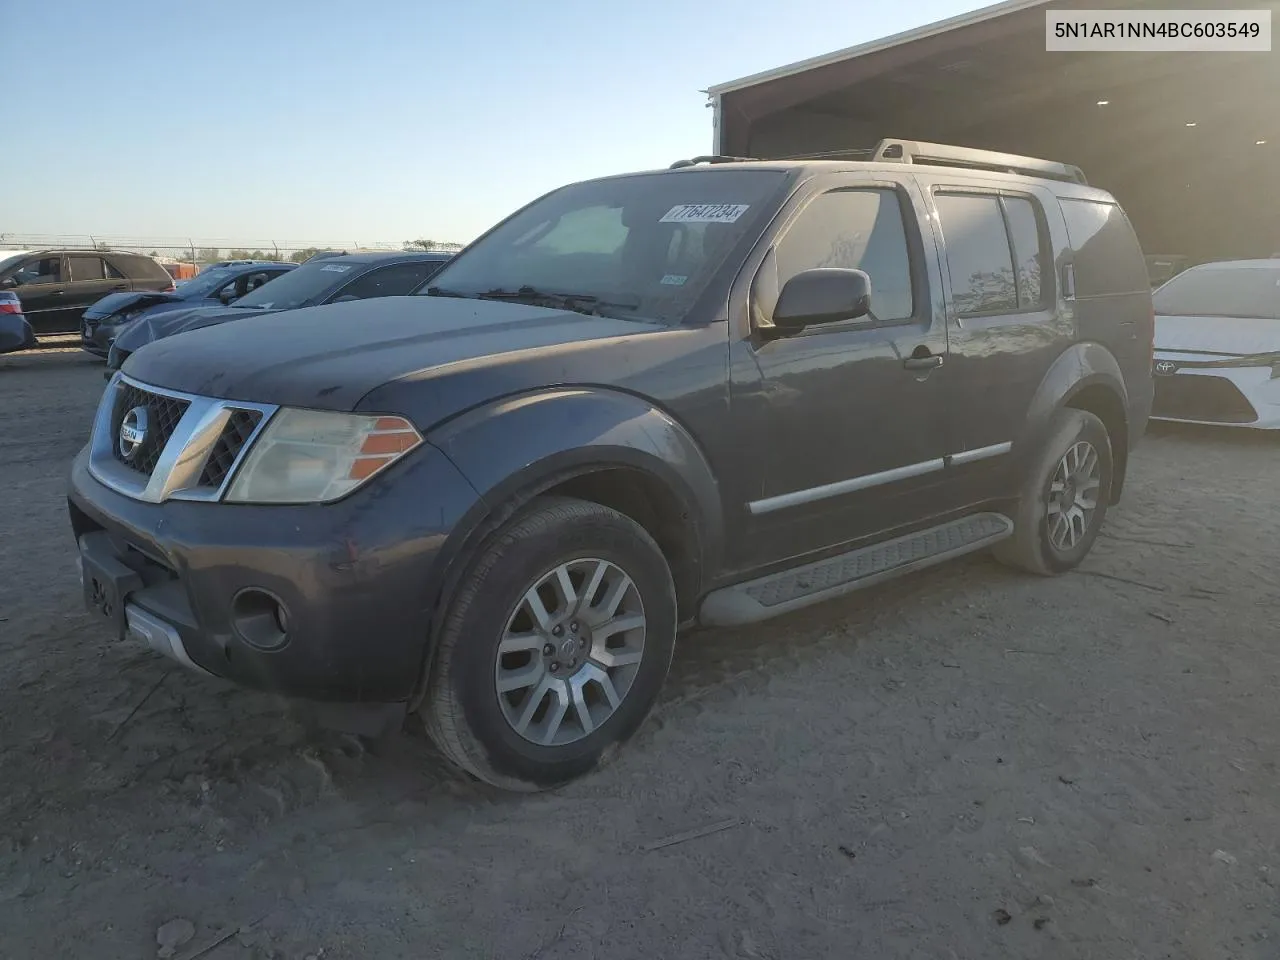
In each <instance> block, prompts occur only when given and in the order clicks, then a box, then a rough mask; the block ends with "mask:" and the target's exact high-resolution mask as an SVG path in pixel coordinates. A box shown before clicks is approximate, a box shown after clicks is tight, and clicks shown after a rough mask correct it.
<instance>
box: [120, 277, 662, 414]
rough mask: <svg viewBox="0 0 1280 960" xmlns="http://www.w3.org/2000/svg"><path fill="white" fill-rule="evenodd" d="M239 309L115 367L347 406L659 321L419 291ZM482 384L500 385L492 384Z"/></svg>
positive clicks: (645, 328) (163, 380) (220, 389)
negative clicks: (418, 380) (457, 370)
mask: <svg viewBox="0 0 1280 960" xmlns="http://www.w3.org/2000/svg"><path fill="white" fill-rule="evenodd" d="M244 314H245V311H239V315H238V316H237V317H235V319H234V322H231V323H220V324H218V325H216V326H210V327H208V328H206V329H200V330H192V331H191V332H190V333H187V334H186V335H185V336H182V337H173V338H168V339H164V340H160V341H159V342H157V343H153V344H150V345H148V346H147V347H146V348H145V349H143V350H141V351H140V352H138V353H136V354H133V355H132V356H130V357H129V359H128V360H126V361H125V363H124V367H123V372H124V373H126V374H128V375H129V376H131V377H134V378H136V379H138V380H140V381H142V382H144V383H150V384H154V385H156V386H161V387H169V388H171V389H175V390H183V391H187V392H189V393H197V394H201V395H203V396H210V397H221V398H224V399H228V400H248V401H255V402H258V403H276V404H283V405H289V406H300V407H311V408H316V409H326V410H353V409H355V408H356V405H357V404H358V403H359V401H360V399H361V398H362V397H364V396H365V395H366V394H368V393H369V392H370V391H372V390H374V389H375V388H377V387H380V386H382V385H384V384H388V383H390V382H391V381H394V380H399V379H400V378H404V377H410V376H412V375H424V374H427V373H429V372H431V371H433V370H436V369H438V368H440V367H442V366H446V365H450V364H460V363H461V362H462V361H492V362H493V363H495V364H496V363H497V362H498V361H499V360H501V359H502V358H510V357H511V356H512V355H513V354H519V353H521V352H524V351H532V350H537V349H538V348H546V347H556V346H560V345H565V344H571V343H572V344H577V343H584V342H589V341H593V340H600V339H603V338H616V337H622V336H625V335H628V334H646V333H654V332H658V331H663V330H668V329H669V328H667V327H665V326H659V325H656V324H651V323H644V322H636V321H627V320H615V319H611V318H608V317H592V316H586V315H584V314H581V313H574V312H571V311H564V310H555V309H548V308H545V307H533V306H527V305H524V304H516V303H499V302H494V301H487V300H461V299H452V298H443V297H425V296H408V297H381V298H377V299H371V300H360V301H353V302H349V303H335V304H329V305H326V306H320V307H306V308H303V309H300V310H289V311H286V312H284V313H281V314H277V315H274V316H262V315H255V314H250V315H249V316H245V315H244ZM144 322H145V321H144ZM564 366H565V364H561V368H562V370H561V375H562V376H563V373H564V371H563V367H564ZM608 373H609V371H608V370H600V371H598V372H597V374H596V377H595V380H596V382H612V381H611V378H610V377H609V376H608ZM540 375H545V371H543V372H542V373H540ZM504 379H505V378H504ZM547 382H549V381H548V380H546V379H543V380H542V383H547ZM502 386H503V387H505V386H507V384H505V383H504V384H503V385H502ZM489 390H490V391H491V395H495V396H496V395H499V394H501V393H503V392H504V390H503V389H501V388H500V387H499V386H498V385H497V384H490V385H489Z"/></svg>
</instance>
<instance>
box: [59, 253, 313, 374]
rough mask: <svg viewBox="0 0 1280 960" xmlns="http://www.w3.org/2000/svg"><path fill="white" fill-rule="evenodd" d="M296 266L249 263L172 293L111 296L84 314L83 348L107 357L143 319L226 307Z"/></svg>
mask: <svg viewBox="0 0 1280 960" xmlns="http://www.w3.org/2000/svg"><path fill="white" fill-rule="evenodd" d="M296 266H297V264H293V263H278V262H276V261H248V262H246V263H242V264H239V265H237V266H230V267H220V268H218V269H216V270H206V271H204V272H203V273H201V274H200V275H199V276H197V277H194V278H192V279H190V280H184V281H183V282H181V283H179V284H178V285H177V288H176V289H175V290H173V291H172V292H169V293H165V292H161V291H156V290H151V291H132V292H129V293H112V294H108V295H107V296H105V297H103V298H102V299H101V300H99V301H98V302H97V303H95V304H93V306H91V307H89V309H87V310H86V311H85V312H84V316H83V317H82V319H81V321H80V345H81V346H82V347H83V348H84V349H85V350H87V351H88V352H89V353H92V354H94V355H95V356H99V357H105V356H107V352H108V351H109V350H110V349H111V344H112V343H113V342H114V341H115V339H116V337H118V336H119V335H120V333H121V332H122V331H123V330H126V329H128V327H129V324H131V323H133V322H135V321H137V320H139V319H141V318H142V317H155V316H159V315H160V314H163V313H172V312H173V311H175V310H190V309H193V308H195V307H217V306H227V305H228V304H231V303H233V302H235V301H236V300H239V299H240V298H241V297H243V296H244V295H245V294H247V293H251V292H253V291H254V290H257V289H258V288H259V287H260V286H262V285H263V284H264V283H267V282H268V281H270V280H274V279H275V278H276V277H278V276H280V275H281V274H284V273H288V272H289V271H290V270H293V269H295V268H296Z"/></svg>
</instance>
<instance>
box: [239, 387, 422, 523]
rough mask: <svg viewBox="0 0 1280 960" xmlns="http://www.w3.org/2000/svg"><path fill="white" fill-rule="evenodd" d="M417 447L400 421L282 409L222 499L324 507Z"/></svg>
mask: <svg viewBox="0 0 1280 960" xmlns="http://www.w3.org/2000/svg"><path fill="white" fill-rule="evenodd" d="M421 443H422V435H421V434H420V433H418V431H417V430H416V429H414V426H413V424H411V423H410V422H409V421H408V420H405V419H404V418H403V417H384V416H362V415H359V414H352V413H328V412H325V411H320V410H292V409H287V408H286V409H283V410H280V411H278V412H277V413H276V415H275V416H274V417H272V418H271V422H270V423H268V424H267V426H266V429H265V430H263V432H262V434H261V435H260V436H259V437H258V439H257V440H255V441H254V443H253V446H252V447H251V448H250V450H249V453H248V457H247V459H246V460H245V462H244V465H243V466H242V467H241V468H240V471H239V472H238V473H237V474H236V479H235V481H234V482H233V483H232V484H231V489H230V490H229V491H228V493H227V496H226V499H227V500H229V501H232V502H235V503H325V502H328V501H330V500H337V499H338V498H339V497H343V496H346V495H347V494H348V493H350V492H351V491H352V490H354V489H356V487H358V486H360V485H361V484H362V483H364V482H366V481H367V480H369V479H370V478H372V477H374V476H375V475H377V474H378V473H380V472H381V471H382V470H384V469H386V468H387V467H389V466H391V464H393V463H395V462H396V461H397V460H399V459H400V458H401V457H403V456H404V455H405V454H407V453H408V452H409V451H411V450H413V449H414V448H415V447H417V446H418V445H419V444H421Z"/></svg>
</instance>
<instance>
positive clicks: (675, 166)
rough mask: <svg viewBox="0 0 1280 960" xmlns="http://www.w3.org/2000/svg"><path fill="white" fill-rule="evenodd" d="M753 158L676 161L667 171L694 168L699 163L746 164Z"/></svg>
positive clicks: (710, 157)
mask: <svg viewBox="0 0 1280 960" xmlns="http://www.w3.org/2000/svg"><path fill="white" fill-rule="evenodd" d="M754 159H755V157H713V156H706V157H694V158H693V159H692V160H677V161H676V162H675V163H673V164H672V165H671V166H670V167H669V168H668V169H671V170H679V169H681V168H682V167H696V166H697V165H698V164H700V163H747V162H750V161H752V160H754Z"/></svg>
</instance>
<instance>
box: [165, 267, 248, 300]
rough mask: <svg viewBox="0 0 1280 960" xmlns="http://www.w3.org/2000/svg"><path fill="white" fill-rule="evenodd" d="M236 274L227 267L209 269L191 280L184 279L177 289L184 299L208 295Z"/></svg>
mask: <svg viewBox="0 0 1280 960" xmlns="http://www.w3.org/2000/svg"><path fill="white" fill-rule="evenodd" d="M235 275H236V272H235V271H234V270H228V269H226V268H225V267H224V268H222V269H219V270H207V271H205V272H204V273H201V274H197V275H196V276H194V277H192V278H191V279H190V280H183V281H182V283H180V284H178V286H177V291H178V293H180V294H182V296H183V298H184V299H190V300H196V299H199V298H200V297H207V296H210V295H212V293H213V291H215V290H217V289H218V288H219V287H220V286H222V285H223V284H224V283H226V282H227V281H228V280H230V279H231V278H232V277H234V276H235Z"/></svg>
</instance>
